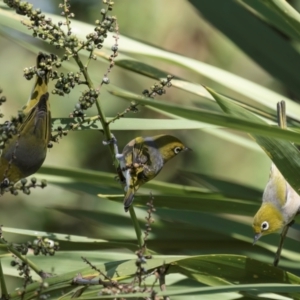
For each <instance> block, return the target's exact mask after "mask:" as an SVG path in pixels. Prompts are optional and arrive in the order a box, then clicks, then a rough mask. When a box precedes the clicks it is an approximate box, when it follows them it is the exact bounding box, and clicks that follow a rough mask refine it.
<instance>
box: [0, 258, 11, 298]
mask: <svg viewBox="0 0 300 300" xmlns="http://www.w3.org/2000/svg"><path fill="white" fill-rule="evenodd" d="M0 286H1V292H2V294H1V299H9V294H8V291H7V287H6V283H5V280H4V274H3V270H2V263H1V259H0Z"/></svg>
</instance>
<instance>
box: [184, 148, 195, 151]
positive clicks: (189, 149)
mask: <svg viewBox="0 0 300 300" xmlns="http://www.w3.org/2000/svg"><path fill="white" fill-rule="evenodd" d="M183 151H193V150H192V149H191V148H189V147H184V148H183Z"/></svg>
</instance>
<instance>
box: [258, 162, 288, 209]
mask: <svg viewBox="0 0 300 300" xmlns="http://www.w3.org/2000/svg"><path fill="white" fill-rule="evenodd" d="M287 195H288V183H287V182H286V180H285V178H284V177H283V176H282V174H281V173H280V171H279V170H278V169H277V167H276V166H275V164H274V163H272V165H271V170H270V178H269V181H268V183H267V186H266V188H265V191H264V195H263V201H264V202H272V203H273V204H274V205H275V206H280V207H283V206H284V205H285V204H286V201H287Z"/></svg>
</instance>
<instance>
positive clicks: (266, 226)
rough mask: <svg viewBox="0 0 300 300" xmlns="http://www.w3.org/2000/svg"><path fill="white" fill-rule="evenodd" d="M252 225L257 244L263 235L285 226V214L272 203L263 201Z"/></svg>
mask: <svg viewBox="0 0 300 300" xmlns="http://www.w3.org/2000/svg"><path fill="white" fill-rule="evenodd" d="M252 227H253V230H254V232H255V236H254V241H253V244H255V243H256V242H257V241H258V239H259V238H260V237H261V236H263V235H267V234H270V233H275V232H278V231H280V230H281V229H282V228H283V227H284V219H283V215H282V213H281V212H280V211H279V210H278V208H277V207H275V206H274V205H273V204H272V203H270V202H268V203H263V204H262V206H261V207H260V209H259V210H258V212H257V213H256V215H255V216H254V219H253V225H252Z"/></svg>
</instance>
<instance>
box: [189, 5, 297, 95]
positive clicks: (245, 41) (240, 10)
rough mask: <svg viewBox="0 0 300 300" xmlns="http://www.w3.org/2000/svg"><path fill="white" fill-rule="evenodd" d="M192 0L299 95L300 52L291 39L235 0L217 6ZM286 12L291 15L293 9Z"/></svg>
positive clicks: (245, 50)
mask: <svg viewBox="0 0 300 300" xmlns="http://www.w3.org/2000/svg"><path fill="white" fill-rule="evenodd" d="M190 2H191V3H192V4H193V5H194V6H195V8H196V9H197V10H198V11H199V12H200V13H201V15H202V16H203V17H204V18H205V19H207V20H208V21H209V22H210V23H211V24H212V25H213V26H214V27H216V28H217V29H218V30H220V31H221V32H222V33H223V34H225V35H226V36H227V37H228V38H229V39H230V40H231V41H232V42H234V43H235V44H236V45H237V46H238V47H239V48H240V49H241V50H242V51H244V52H245V53H246V54H247V55H249V57H251V58H252V59H253V60H254V61H256V62H257V63H258V64H259V65H260V66H261V67H263V68H264V69H265V70H266V71H267V72H269V73H270V74H272V75H273V76H274V77H275V78H277V79H278V80H280V81H281V82H282V83H283V84H285V85H286V86H287V87H288V88H289V89H290V90H292V91H293V92H294V93H296V94H297V95H298V96H299V95H300V78H299V76H298V70H299V69H300V56H299V53H298V52H297V51H296V50H295V49H294V48H293V46H292V45H291V43H289V42H287V41H286V40H285V39H284V38H283V37H282V36H280V35H279V34H276V33H275V32H274V31H273V30H272V29H271V28H269V26H267V25H266V24H265V23H263V22H261V21H260V20H258V18H257V17H256V16H254V15H253V14H252V13H251V12H250V11H248V10H247V9H245V8H244V7H243V6H241V5H240V4H239V3H238V2H236V1H234V0H226V1H220V2H218V9H215V8H216V7H215V3H214V2H213V1H197V0H190ZM281 2H284V1H281ZM284 13H285V14H289V15H291V12H290V11H288V12H287V11H286V10H285V11H284ZM232 16H234V18H232ZM285 19H287V18H286V17H285ZM241 24H243V25H242V26H241Z"/></svg>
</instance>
